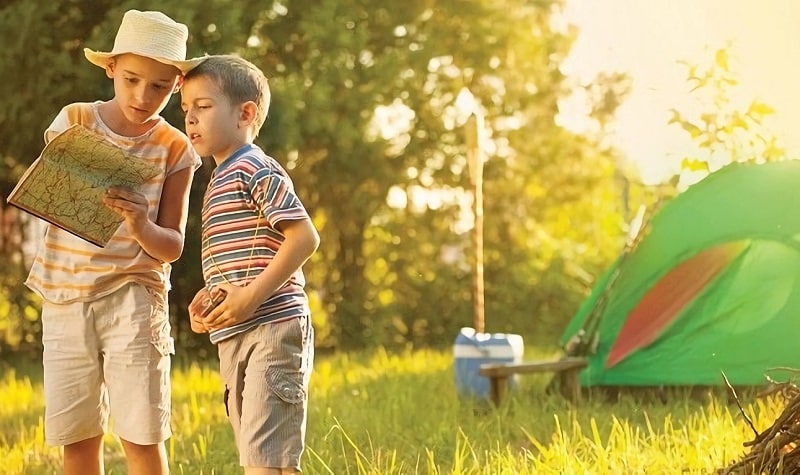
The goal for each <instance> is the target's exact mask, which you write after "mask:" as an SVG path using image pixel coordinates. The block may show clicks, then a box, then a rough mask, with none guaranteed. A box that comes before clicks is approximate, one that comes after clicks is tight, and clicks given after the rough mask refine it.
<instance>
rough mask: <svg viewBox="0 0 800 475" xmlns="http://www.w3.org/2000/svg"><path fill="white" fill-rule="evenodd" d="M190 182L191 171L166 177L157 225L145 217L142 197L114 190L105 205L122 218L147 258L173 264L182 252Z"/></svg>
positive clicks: (187, 168) (145, 212)
mask: <svg viewBox="0 0 800 475" xmlns="http://www.w3.org/2000/svg"><path fill="white" fill-rule="evenodd" d="M193 178H194V168H192V167H186V168H184V169H182V170H178V171H176V172H175V173H173V174H171V175H169V176H167V178H166V179H165V181H164V188H163V189H162V190H161V199H160V200H159V204H158V218H157V219H156V222H153V221H150V219H149V218H148V217H147V209H148V206H147V203H146V202H145V201H146V200H145V197H144V195H142V194H141V193H136V192H132V191H129V190H125V189H119V188H114V189H111V190H109V193H108V194H107V195H106V199H105V202H106V204H107V205H108V206H109V207H110V208H111V209H113V210H114V211H116V212H117V213H119V214H121V215H122V216H123V217H124V218H125V221H126V223H127V225H128V228H129V229H130V232H131V234H132V235H133V237H134V238H135V239H136V240H137V241H138V242H139V245H140V246H142V249H144V251H145V252H146V253H147V254H149V255H150V256H152V257H153V258H155V259H158V260H159V261H162V262H173V261H175V260H177V259H178V258H179V257H180V256H181V253H182V252H183V241H184V232H185V230H186V219H187V215H188V208H189V192H190V189H191V186H192V179H193Z"/></svg>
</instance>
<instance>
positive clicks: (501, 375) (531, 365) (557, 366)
mask: <svg viewBox="0 0 800 475" xmlns="http://www.w3.org/2000/svg"><path fill="white" fill-rule="evenodd" d="M588 364H589V362H588V361H587V359H586V358H582V357H574V356H568V357H565V358H562V359H560V360H555V361H527V362H522V363H487V364H482V365H481V367H480V369H479V370H478V373H479V374H480V375H481V376H485V377H487V378H489V384H490V391H491V398H492V401H493V402H494V403H495V404H500V401H502V400H503V397H504V396H505V394H506V389H507V388H508V377H509V376H513V375H515V374H522V373H547V372H552V373H556V375H558V382H559V389H560V390H561V394H563V395H564V397H565V398H567V399H568V400H569V401H571V402H573V403H577V402H578V401H580V397H581V387H580V382H579V380H578V375H579V374H580V372H581V369H583V368H585V367H586V366H587V365H588Z"/></svg>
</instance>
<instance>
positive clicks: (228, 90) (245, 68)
mask: <svg viewBox="0 0 800 475" xmlns="http://www.w3.org/2000/svg"><path fill="white" fill-rule="evenodd" d="M199 76H206V77H208V78H209V79H211V80H212V81H213V82H214V83H215V84H216V85H217V86H218V87H219V88H220V90H221V91H222V93H223V94H225V96H227V98H228V99H229V100H230V101H231V103H232V104H244V103H245V102H248V101H252V102H254V103H255V104H256V108H257V112H256V117H255V120H254V121H253V135H258V132H259V131H260V130H261V126H262V125H264V121H265V120H266V118H267V111H268V110H269V103H270V97H271V94H270V91H269V83H268V81H267V77H266V76H265V75H264V73H263V72H262V71H261V70H260V69H259V68H258V67H257V66H256V65H254V64H253V63H251V62H250V61H247V60H246V59H244V58H242V57H240V56H236V55H233V54H220V55H211V56H207V57H206V58H205V60H204V61H203V62H202V63H200V65H198V66H196V67H195V68H193V69H192V70H190V71H189V72H187V73H186V76H185V80H189V79H192V78H194V77H199Z"/></svg>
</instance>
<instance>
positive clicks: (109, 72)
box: [106, 57, 117, 79]
mask: <svg viewBox="0 0 800 475" xmlns="http://www.w3.org/2000/svg"><path fill="white" fill-rule="evenodd" d="M116 67H117V62H116V60H114V58H113V57H111V58H108V61H106V76H108V78H109V79H114V69H116Z"/></svg>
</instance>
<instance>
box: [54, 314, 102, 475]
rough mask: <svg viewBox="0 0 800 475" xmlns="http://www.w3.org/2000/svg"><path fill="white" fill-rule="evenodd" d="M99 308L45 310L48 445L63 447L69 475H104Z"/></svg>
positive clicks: (65, 468)
mask: <svg viewBox="0 0 800 475" xmlns="http://www.w3.org/2000/svg"><path fill="white" fill-rule="evenodd" d="M95 304H96V302H88V303H83V302H77V303H72V304H66V305H57V304H51V303H47V302H45V303H44V304H43V306H42V344H43V346H44V354H43V358H42V362H43V366H44V400H45V419H44V425H45V439H46V441H47V443H48V444H50V445H63V446H64V472H65V473H66V474H73V473H74V474H83V473H95V472H96V473H102V468H103V460H102V446H103V444H102V436H103V432H104V431H105V427H106V423H107V421H108V398H107V393H106V389H105V386H104V385H103V376H102V369H101V364H102V361H101V357H100V351H99V348H98V346H97V343H96V340H97V338H96V334H95V326H94V323H95V317H96V312H95Z"/></svg>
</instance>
